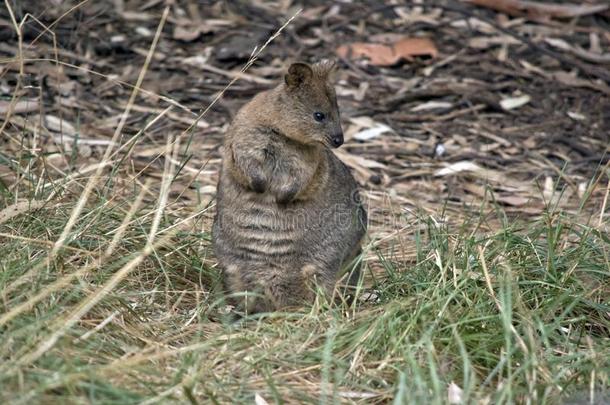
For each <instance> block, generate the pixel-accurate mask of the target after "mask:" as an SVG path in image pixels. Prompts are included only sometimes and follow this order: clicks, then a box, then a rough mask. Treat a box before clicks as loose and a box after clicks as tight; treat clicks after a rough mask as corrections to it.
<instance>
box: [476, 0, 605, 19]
mask: <svg viewBox="0 0 610 405" xmlns="http://www.w3.org/2000/svg"><path fill="white" fill-rule="evenodd" d="M466 2H468V3H472V4H476V5H478V6H483V7H487V8H491V9H494V10H497V11H500V12H503V13H506V14H508V15H512V16H517V17H520V16H526V17H528V18H530V19H532V20H548V19H550V18H573V17H580V16H583V15H588V14H595V13H599V12H602V11H605V10H608V8H609V7H610V6H608V4H556V3H542V2H537V1H526V0H466Z"/></svg>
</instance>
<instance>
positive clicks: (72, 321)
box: [0, 165, 610, 404]
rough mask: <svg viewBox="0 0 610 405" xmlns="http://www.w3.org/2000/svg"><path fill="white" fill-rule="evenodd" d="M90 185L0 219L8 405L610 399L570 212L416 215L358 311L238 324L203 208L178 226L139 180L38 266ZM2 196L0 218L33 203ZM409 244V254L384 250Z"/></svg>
mask: <svg viewBox="0 0 610 405" xmlns="http://www.w3.org/2000/svg"><path fill="white" fill-rule="evenodd" d="M167 170H168V167H167V165H166V171H167ZM84 181H85V179H83V180H82V181H75V182H73V183H71V184H70V187H71V188H72V191H70V190H68V189H66V190H64V198H63V201H62V202H61V203H53V204H51V203H48V204H46V205H44V206H42V207H38V208H34V209H31V210H28V209H27V206H28V204H27V203H26V204H23V203H22V204H21V208H20V209H21V210H22V211H23V212H21V213H20V214H18V215H15V216H13V217H12V218H10V219H8V220H5V221H4V222H3V223H1V224H0V234H1V235H2V236H1V237H0V241H1V243H0V257H1V258H2V261H1V265H0V291H1V292H2V295H1V297H2V301H1V304H0V311H1V313H2V315H1V316H2V318H0V325H1V326H0V334H1V337H2V339H1V344H0V356H1V358H2V362H0V386H2V387H3V389H2V393H1V395H2V397H3V398H4V400H5V401H10V402H11V403H49V402H50V403H76V402H78V403H80V402H89V403H90V402H93V403H121V404H125V403H165V402H167V401H178V402H186V403H188V402H192V403H229V402H234V403H240V402H244V403H252V401H253V400H254V399H255V396H256V395H259V396H260V398H264V400H266V401H268V402H269V403H271V402H277V403H293V402H321V403H331V402H362V403H375V402H389V401H394V403H422V402H424V401H426V402H430V401H431V402H432V403H446V402H447V396H448V387H449V386H450V385H452V387H455V386H457V387H459V388H458V391H459V390H461V398H462V400H463V403H473V402H477V401H478V402H483V403H512V402H519V403H555V402H557V401H558V400H559V399H560V398H565V397H566V395H570V394H571V393H572V392H585V393H586V394H585V397H586V399H587V400H590V399H591V398H590V393H591V392H593V393H594V394H597V395H598V397H599V395H600V394H599V392H603V391H604V390H606V389H607V388H608V372H609V371H610V368H609V367H610V362H609V360H608V359H610V338H609V337H610V305H609V304H608V301H607V297H608V293H609V292H610V284H609V281H610V277H609V275H610V274H609V269H610V265H609V263H610V261H609V255H608V252H609V251H608V248H609V243H610V238H609V236H608V235H607V234H606V233H605V232H603V231H602V230H600V228H598V227H594V226H589V225H587V224H586V223H585V221H583V222H577V221H575V220H574V218H575V216H574V215H568V214H566V213H562V212H554V211H551V210H549V211H548V212H547V213H546V214H545V215H544V216H543V217H541V218H540V219H538V220H521V221H512V222H509V221H508V220H507V219H506V217H505V216H504V214H503V212H502V211H501V210H499V209H496V211H495V212H493V213H492V214H491V215H494V216H495V217H496V218H493V219H494V220H497V221H499V223H501V224H502V225H501V226H500V227H498V228H497V230H495V231H482V230H481V229H483V228H484V226H483V225H484V223H485V222H486V221H489V220H490V217H489V213H488V215H486V216H484V215H481V216H480V217H479V216H474V217H471V218H469V219H468V220H465V221H462V222H463V223H461V224H453V225H448V222H442V221H438V220H434V219H433V218H431V217H426V216H423V215H422V216H421V217H418V218H415V220H414V221H415V223H414V226H413V227H412V229H413V231H412V232H411V234H412V237H411V238H408V239H405V238H404V237H403V239H402V240H401V241H400V242H397V241H394V242H393V243H395V244H394V245H393V248H388V249H378V248H375V247H373V246H375V244H374V243H371V244H370V245H369V247H370V249H372V251H373V252H372V253H374V256H375V257H376V259H374V261H375V262H377V263H379V264H381V266H382V269H381V270H378V271H375V274H374V277H373V275H372V274H369V275H368V276H367V284H366V288H363V290H362V292H361V296H360V298H359V299H358V300H356V301H355V302H354V303H353V304H352V305H351V306H348V305H347V304H329V303H327V302H324V300H323V299H322V297H320V299H319V300H318V301H317V302H316V303H315V304H314V305H313V306H312V307H310V308H303V309H302V310H300V311H297V312H291V313H274V314H267V315H264V316H259V317H253V318H249V319H245V320H242V321H239V322H235V321H233V320H231V319H229V318H228V317H227V316H226V313H225V311H224V307H223V305H222V300H220V299H219V298H220V295H219V293H218V291H219V288H218V274H217V270H216V269H215V268H214V266H213V263H214V261H213V259H212V258H208V257H207V253H208V251H209V241H210V237H211V236H210V234H209V233H208V232H207V230H206V229H209V228H208V227H207V226H206V225H205V222H206V220H205V217H206V214H208V211H210V212H211V211H212V210H213V209H212V208H208V209H206V208H203V209H202V211H204V214H203V215H202V216H201V218H204V219H197V220H195V222H192V223H189V224H188V225H187V226H184V225H181V224H183V223H184V217H183V216H182V215H180V210H175V209H171V208H173V207H175V206H176V204H177V203H178V200H176V201H173V200H172V201H169V203H168V205H167V207H166V209H165V210H164V211H163V212H162V215H157V214H158V213H159V212H160V210H159V204H158V203H157V202H156V200H155V199H154V198H150V197H147V193H148V192H150V190H147V189H146V188H145V187H144V188H137V187H131V188H129V187H127V188H125V190H122V192H121V193H116V192H109V191H110V189H103V188H101V189H99V190H96V192H95V194H94V196H93V197H92V198H91V200H90V201H89V204H87V206H86V207H85V209H84V210H83V212H82V214H81V215H80V217H79V220H78V221H77V222H76V224H75V226H74V228H73V230H72V232H71V233H70V235H69V237H68V238H67V240H66V243H65V245H64V246H63V247H62V248H60V249H59V250H58V252H57V253H56V255H55V256H54V257H52V258H51V259H49V258H50V257H51V256H50V252H51V250H52V247H53V244H54V242H55V241H56V240H57V239H58V238H59V236H60V235H61V234H62V232H63V230H64V226H65V224H66V222H67V221H68V219H69V217H70V213H71V212H72V209H73V208H74V205H75V204H76V201H77V197H78V190H79V186H80V187H83V182H84ZM31 184H36V182H34V183H31ZM57 187H60V186H59V185H58V186H57ZM162 188H163V186H162ZM17 190H19V193H17ZM126 190H131V193H129V192H127V191H126ZM2 193H3V194H2V205H1V207H2V209H1V212H3V213H6V212H12V211H10V210H9V209H7V207H8V206H14V205H13V204H14V203H15V201H16V198H18V197H20V198H24V199H25V200H26V201H27V200H30V201H32V202H33V203H35V202H36V201H41V200H43V199H44V195H41V194H37V193H36V192H35V190H34V189H30V190H28V189H27V187H26V186H22V187H17V188H13V189H12V190H10V191H9V190H8V189H5V190H4V191H3V192H2ZM72 193H73V194H72ZM110 195H112V197H109V196H110ZM138 201H140V202H139V203H138ZM31 206H32V205H31ZM496 208H497V207H496ZM0 217H2V215H0ZM156 221H158V223H157V222H156ZM155 224H157V225H155ZM176 224H178V225H176ZM155 226H157V227H158V229H159V231H158V232H157V235H158V238H159V240H161V241H163V242H162V243H152V244H151V241H150V239H149V235H150V234H151V229H152V228H154V227H155ZM202 229H203V230H202ZM119 230H121V231H122V235H121V237H120V238H119V239H118V240H117V238H116V237H115V235H116V234H117V232H120V231H119ZM165 236H168V237H165ZM113 239H114V240H115V242H114V243H116V247H114V248H113V251H112V252H111V253H110V254H108V249H109V246H111V245H113ZM400 243H403V244H408V245H410V246H401V245H400ZM150 246H153V247H152V248H150V251H149V253H148V254H146V255H144V254H143V252H145V251H146V250H147V249H148V248H149V247H150ZM388 246H392V243H390V244H389V245H388ZM411 246H415V247H416V252H415V253H416V254H415V257H414V259H413V260H411V259H408V260H402V259H398V257H400V255H398V254H396V255H394V254H392V252H398V251H400V250H401V249H404V248H409V247H411ZM138 258H140V260H139V261H138V262H137V265H135V266H133V267H132V268H130V270H129V271H125V269H126V267H127V265H128V264H129V263H133V261H134V259H138ZM75 274H77V276H76V277H74V275H75ZM117 274H122V276H121V277H119V278H117ZM371 280H373V281H371ZM371 283H372V284H371ZM109 287H111V288H109ZM454 389H455V388H454ZM260 398H259V401H260V400H261V399H260Z"/></svg>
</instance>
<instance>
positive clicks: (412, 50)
mask: <svg viewBox="0 0 610 405" xmlns="http://www.w3.org/2000/svg"><path fill="white" fill-rule="evenodd" d="M336 53H337V55H339V56H340V57H342V58H350V59H358V58H362V57H365V58H367V59H369V61H370V63H371V64H373V65H376V66H392V65H395V64H397V63H398V62H400V61H401V60H412V59H413V57H414V56H429V57H431V58H435V57H436V56H437V55H438V50H437V49H436V45H434V42H432V40H430V39H428V38H402V39H400V40H397V41H395V42H393V43H391V44H388V45H383V44H376V43H365V42H355V43H352V44H349V45H341V46H340V47H338V48H337V49H336Z"/></svg>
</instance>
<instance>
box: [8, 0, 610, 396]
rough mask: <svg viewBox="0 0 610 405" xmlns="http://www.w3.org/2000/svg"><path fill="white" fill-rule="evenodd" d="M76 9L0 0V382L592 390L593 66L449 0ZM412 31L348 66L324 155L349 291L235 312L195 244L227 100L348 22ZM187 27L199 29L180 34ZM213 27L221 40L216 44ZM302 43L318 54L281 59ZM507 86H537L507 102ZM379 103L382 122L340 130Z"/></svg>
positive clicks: (595, 315) (266, 391)
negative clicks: (348, 264) (344, 221)
mask: <svg viewBox="0 0 610 405" xmlns="http://www.w3.org/2000/svg"><path fill="white" fill-rule="evenodd" d="M68 3H69V2H67V3H66V4H63V5H62V6H61V7H60V6H49V8H46V9H44V8H41V7H40V6H39V5H38V6H37V5H35V4H29V3H27V2H25V3H19V4H14V3H12V2H10V1H6V2H5V6H6V10H4V11H3V13H4V14H0V22H1V23H3V25H0V28H2V29H5V30H9V32H12V33H14V34H13V35H12V36H11V37H10V40H8V41H5V42H3V43H2V44H0V52H1V53H0V116H1V117H2V121H1V122H0V137H1V138H0V336H1V339H0V359H1V361H0V386H2V387H3V390H2V391H1V393H0V398H2V399H4V400H5V401H10V402H14V403H33V402H35V403H47V402H51V403H54V402H58V403H65V402H99V403H157V402H158V403H165V402H167V401H177V402H191V403H200V402H203V403H208V402H215V403H230V402H248V403H251V402H252V401H253V400H255V398H256V396H259V397H258V399H257V401H259V403H262V402H261V401H263V400H266V401H268V402H272V401H275V402H278V403H282V402H286V403H293V402H322V403H326V402H362V403H370V402H374V403H381V402H390V401H392V400H394V401H395V403H422V402H423V401H433V402H435V403H444V402H446V401H447V398H448V395H450V394H451V393H456V395H458V394H459V396H461V398H462V400H463V402H464V403H474V402H481V403H513V402H523V403H547V402H556V401H558V400H559V399H560V398H566V396H567V395H570V394H571V393H572V392H579V393H584V394H582V395H584V397H586V400H587V401H592V400H595V399H596V398H597V399H599V398H600V395H601V396H602V397H603V395H604V394H603V392H604V391H605V390H607V388H608V387H607V386H608V372H609V371H610V368H609V367H610V364H609V362H608V359H609V358H610V306H609V303H608V298H607V297H608V293H609V292H610V277H609V275H610V260H609V254H608V253H609V250H608V248H609V244H610V237H609V235H608V213H607V210H608V198H609V196H608V194H609V190H610V174H609V171H608V168H609V165H610V163H609V161H608V156H607V152H608V150H609V149H608V148H609V147H608V144H609V143H608V141H609V139H608V134H609V132H608V122H607V111H608V107H609V106H610V102H609V98H608V97H609V96H608V94H610V93H609V92H608V87H607V83H606V82H604V81H603V80H600V79H599V78H596V77H595V72H597V70H595V69H593V68H592V67H596V66H595V65H594V64H591V63H590V62H587V63H588V64H587V65H586V66H584V67H583V66H581V65H579V66H580V69H584V70H587V69H589V70H587V72H588V74H589V76H587V77H586V78H583V77H579V76H577V75H576V76H575V75H572V76H565V75H561V74H560V73H565V72H564V70H563V69H567V68H570V66H566V65H561V64H558V62H557V60H559V61H561V58H559V59H557V60H553V58H551V57H548V55H546V57H545V56H542V57H541V56H540V55H538V54H536V52H534V51H532V50H531V49H530V48H529V47H528V46H526V45H523V44H521V45H519V44H515V43H513V40H511V39H510V38H513V37H510V36H508V35H507V34H506V32H505V31H501V30H498V29H497V28H494V27H493V24H492V25H491V26H490V25H489V21H491V23H494V24H495V22H494V21H496V20H494V19H493V18H492V17H490V16H493V14H490V12H481V13H479V11H480V10H477V9H474V8H467V9H466V10H467V13H466V14H464V13H460V12H456V11H455V10H453V11H451V10H452V8H454V7H455V5H452V3H450V2H448V3H447V4H448V5H449V6H448V7H446V8H442V7H441V8H438V9H436V8H430V9H427V8H422V9H418V8H416V7H415V8H414V7H405V8H404V13H406V14H400V15H401V16H402V17H400V18H404V19H405V21H407V20H408V21H409V24H408V25H405V23H404V22H403V23H402V24H401V23H400V21H398V22H397V21H396V20H395V19H394V20H392V19H391V18H389V17H387V16H385V15H383V10H380V9H377V8H376V7H378V6H375V5H368V4H366V3H362V4H356V5H349V4H344V5H342V6H341V7H345V8H344V9H342V10H344V11H343V13H340V14H339V16H338V17H337V16H333V14H332V13H329V11H332V7H330V6H324V7H322V8H315V7H306V8H305V9H304V10H303V13H302V15H301V16H299V17H298V18H296V19H294V21H292V20H291V18H290V17H291V16H294V15H295V14H296V11H297V10H296V8H295V7H290V2H279V3H278V4H277V5H275V6H274V7H270V5H269V4H268V2H267V3H265V2H263V3H260V4H259V3H255V5H254V6H252V7H254V9H253V10H254V11H255V12H254V16H255V17H253V18H254V20H255V21H256V23H253V24H252V25H248V24H249V23H248V21H247V20H244V19H243V18H242V17H241V16H240V15H239V10H236V9H234V8H233V7H232V6H231V4H228V5H225V6H223V5H222V4H221V3H218V4H216V5H215V6H213V7H210V8H209V9H205V10H204V9H203V8H198V7H194V6H185V8H181V7H180V6H179V5H173V6H167V7H165V6H163V5H161V4H157V3H158V2H154V1H153V2H139V1H133V2H128V4H126V6H125V8H123V9H121V8H120V7H117V6H115V5H114V4H113V3H110V2H108V4H106V2H96V3H95V4H93V3H94V2H87V1H83V2H78V3H76V2H74V3H70V4H68ZM257 4H258V6H259V7H258V8H257V6H256V5H257ZM338 4H339V3H338ZM439 4H440V5H441V6H442V5H444V4H445V3H442V2H440V3H439ZM387 8H391V7H387ZM28 11H29V12H30V13H31V14H27V12H28ZM257 13H258V14H257ZM479 14H480V15H479ZM198 15H199V17H200V19H198V17H197V16H198ZM367 16H374V18H373V19H372V22H371V24H370V26H368V27H367V29H365V30H364V31H362V30H360V31H358V30H357V27H358V24H359V21H363V20H366V18H367ZM476 16H478V17H480V19H475V17H476ZM261 21H262V22H261ZM268 21H274V24H270V23H269V22H268ZM311 21H324V24H325V27H326V29H327V31H325V32H322V31H316V30H315V29H312V30H311V31H310V30H309V29H308V28H306V27H305V25H306V23H308V22H309V23H311ZM500 22H501V21H500ZM586 22H588V24H587V23H586ZM586 22H585V23H584V24H585V25H584V26H585V27H586V30H584V28H583V26H582V24H581V25H577V26H576V28H575V27H574V26H572V27H571V29H573V31H572V32H567V31H566V30H565V27H563V26H559V27H557V26H555V25H553V24H551V23H550V22H549V23H546V24H542V23H531V22H528V21H521V22H519V21H517V22H514V21H513V23H512V25H511V24H508V25H503V27H504V28H502V27H500V28H502V29H504V30H510V31H509V32H510V33H514V34H515V36H516V37H519V36H522V35H525V33H530V32H533V34H532V38H533V39H532V40H533V41H535V43H536V44H542V43H545V42H544V39H545V38H546V37H549V36H562V35H563V38H566V39H570V40H573V41H581V40H582V38H587V37H590V36H591V35H592V34H594V33H596V34H597V35H598V36H599V37H600V38H601V41H602V44H605V45H607V44H608V42H610V38H608V37H607V32H606V33H605V34H606V36H604V29H605V27H607V24H608V23H607V20H599V19H598V20H594V19H592V20H586ZM231 24H237V25H238V26H241V27H242V28H244V29H251V30H253V31H252V32H250V34H251V36H253V37H256V35H258V34H259V33H260V32H261V31H262V32H264V33H265V34H266V35H265V36H264V38H262V39H260V40H258V41H259V42H258V44H259V45H262V46H259V47H257V48H256V51H255V52H253V51H252V48H248V52H247V54H246V55H245V56H244V55H242V54H239V51H240V50H239V49H238V48H239V47H240V46H241V45H239V44H241V42H240V41H237V42H235V41H233V42H231V38H232V36H231V35H233V34H235V35H237V37H238V38H242V41H245V39H244V37H243V33H240V32H239V31H238V32H237V33H235V32H233V31H231V30H230V29H229V28H228V27H231V26H232V25H231ZM417 24H424V25H423V26H422V27H423V28H421V27H420V28H418V25H417ZM425 24H429V27H428V26H426V25H425ZM485 24H487V25H485ZM604 24H606V25H604ZM280 27H281V30H284V32H283V33H282V34H281V35H279V36H278V35H273V33H277V32H279V31H278V29H280ZM506 27H508V28H506ZM579 27H580V28H582V29H577V28H579ZM428 29H430V30H432V31H433V32H434V33H435V34H434V35H435V36H434V39H435V41H436V42H437V43H438V44H439V48H440V50H441V55H440V56H439V60H434V61H416V62H413V63H412V64H408V65H405V66H404V67H395V68H387V69H385V68H384V69H379V68H375V67H371V66H366V65H360V64H356V63H353V62H351V61H348V60H344V61H342V62H343V67H344V69H343V70H342V71H341V72H340V74H339V82H338V94H339V97H340V104H341V106H342V108H343V117H344V120H345V130H346V134H347V136H348V141H347V142H346V145H345V147H344V148H342V149H341V150H339V152H338V154H339V156H340V157H341V158H342V159H343V160H344V161H345V162H346V163H347V164H348V165H350V166H351V167H352V169H353V170H354V174H355V176H356V177H357V179H358V180H359V182H360V183H361V185H362V187H363V190H364V195H365V197H366V201H365V202H366V204H367V206H368V209H369V212H370V226H369V229H370V232H369V240H368V241H367V246H366V249H365V253H364V254H363V258H362V259H363V260H364V261H365V263H366V267H367V269H368V272H367V275H366V278H365V282H364V285H363V288H362V291H361V292H360V296H359V299H357V300H356V301H355V302H354V303H353V304H352V305H351V306H348V305H345V304H344V305H338V304H330V303H327V302H324V300H323V299H322V298H321V297H320V299H319V300H318V301H317V302H316V303H315V305H313V306H312V307H311V308H304V309H302V310H301V311H300V312H294V313H276V314H268V315H265V316H262V317H256V318H252V319H245V320H243V321H241V322H234V321H232V320H231V318H230V316H228V315H227V313H226V308H225V306H224V305H223V301H222V296H221V295H220V294H219V280H218V271H217V269H216V262H215V260H214V258H213V257H212V256H210V254H211V251H210V249H209V245H210V238H211V235H210V225H211V218H212V216H213V213H214V198H213V197H214V193H215V182H216V175H217V168H218V164H219V154H218V147H219V145H220V143H221V138H222V133H223V131H224V129H225V128H226V125H227V123H228V122H229V120H230V116H231V114H233V113H234V112H235V111H236V108H237V107H238V106H239V104H240V103H241V102H243V101H244V100H246V99H247V98H249V97H250V96H251V95H252V94H254V93H255V92H256V91H259V90H261V89H263V88H266V87H267V86H269V85H271V84H272V83H274V82H275V81H276V80H277V79H279V77H280V75H281V72H282V69H283V63H284V59H286V56H287V52H288V54H290V55H291V56H292V57H295V58H296V57H300V58H304V59H307V58H310V57H311V58H312V59H313V58H319V57H321V56H327V55H328V54H330V53H332V51H333V46H332V44H333V43H335V42H341V41H345V40H347V39H351V38H350V35H352V36H353V35H356V34H354V32H356V33H358V34H357V35H361V36H363V37H364V39H367V38H368V37H370V36H373V35H374V34H376V33H378V31H391V30H393V31H395V32H400V33H417V34H418V35H419V34H421V31H423V32H424V33H426V32H427V30H428ZM177 30H178V31H177ZM180 30H182V31H180ZM189 30H190V31H189ZM193 30H201V31H202V32H201V33H196V34H197V35H200V36H201V37H200V40H201V41H202V42H204V43H205V44H207V45H206V46H207V47H208V48H203V49H201V46H200V45H198V44H197V43H196V42H195V43H194V42H192V41H191V40H188V39H185V38H186V37H185V35H187V34H189V32H190V33H191V34H192V31H193ZM411 30H412V31H411ZM418 30H419V31H418ZM177 32H178V33H177ZM185 32H186V33H185ZM247 32H249V31H247ZM3 33H4V34H3ZM16 33H19V35H17V34H16ZM85 33H87V34H86V35H85ZM134 33H135V34H134ZM5 34H6V31H1V30H0V35H5ZM323 34H324V35H326V37H325V36H324V35H323ZM192 35H194V34H192ZM206 35H209V36H206ZM240 35H242V37H240ZM329 36H330V37H329ZM456 36H457V39H456ZM248 37H249V36H248V35H246V36H245V38H248ZM509 37H510V38H509ZM180 38H181V39H180ZM217 38H220V39H217ZM329 38H330V39H329ZM507 38H508V39H507ZM296 39H299V40H300V41H301V42H298V41H296ZM325 39H328V41H325ZM485 39H487V40H490V39H492V40H494V41H499V44H500V45H499V47H496V46H495V45H494V46H487V47H485V46H483V45H480V44H481V43H485ZM513 39H514V38H513ZM206 41H207V42H206ZM224 41H228V43H229V44H233V48H231V47H230V49H229V51H231V52H232V51H234V52H235V53H237V55H233V56H231V58H228V57H226V58H225V59H224V60H225V61H224V62H216V61H215V56H214V55H216V57H218V55H220V54H222V52H221V51H220V48H221V47H222V46H223V44H224V43H225V42H224ZM295 41H296V43H297V44H298V43H307V44H308V45H307V46H308V47H311V51H306V52H305V54H302V55H300V54H298V53H297V51H295V53H290V52H291V51H290V50H291V49H294V46H293V45H294V43H295ZM316 41H317V42H316ZM464 41H466V42H468V43H469V44H470V45H469V46H466V47H462V46H461V43H462V42H464ZM246 42H247V41H246ZM492 42H493V41H492ZM247 45H248V44H247V43H246V44H245V45H243V46H244V47H245V46H247ZM482 46H483V48H481V47H482ZM537 46H542V45H537ZM298 52H300V51H298ZM553 52H555V51H553ZM562 55H563V54H562ZM562 57H563V58H565V57H566V56H565V55H563V56H562ZM571 57H574V56H573V55H572V56H571ZM256 59H260V60H259V61H258V62H256V63H255V61H256ZM511 69H512V70H511ZM363 83H366V84H363ZM522 94H527V95H529V96H530V97H531V101H530V103H529V104H527V105H525V106H523V107H521V108H519V109H517V110H514V111H513V110H510V111H506V110H503V109H502V108H501V107H499V103H500V100H501V99H503V98H509V97H513V96H519V95H522ZM221 96H222V98H221ZM429 101H436V102H438V101H440V102H442V103H443V104H441V107H438V105H439V104H437V106H434V105H431V104H429V103H428V102H429ZM439 108H440V110H439ZM378 123H384V124H386V125H388V126H389V127H391V129H392V131H390V132H387V133H384V134H382V135H380V136H378V137H375V138H372V139H369V140H365V141H359V140H358V139H357V138H358V135H356V134H358V133H359V132H361V131H362V130H363V129H366V128H369V127H371V126H375V125H378ZM575 136H578V140H575ZM456 387H457V388H456ZM606 398H607V399H608V396H607V395H606ZM609 400H610V399H609Z"/></svg>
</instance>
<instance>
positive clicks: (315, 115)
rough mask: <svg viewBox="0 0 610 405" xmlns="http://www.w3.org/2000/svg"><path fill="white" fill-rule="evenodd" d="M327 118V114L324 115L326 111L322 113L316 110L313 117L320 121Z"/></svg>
mask: <svg viewBox="0 0 610 405" xmlns="http://www.w3.org/2000/svg"><path fill="white" fill-rule="evenodd" d="M325 118H326V115H324V113H321V112H319V111H316V112H315V113H313V119H315V120H316V121H318V122H322V121H324V119H325Z"/></svg>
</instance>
